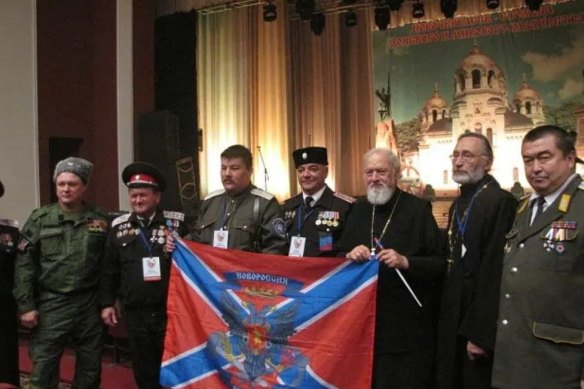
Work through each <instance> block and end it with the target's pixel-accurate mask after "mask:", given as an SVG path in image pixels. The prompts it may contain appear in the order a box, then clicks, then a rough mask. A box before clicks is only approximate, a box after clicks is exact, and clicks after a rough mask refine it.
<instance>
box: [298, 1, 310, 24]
mask: <svg viewBox="0 0 584 389" xmlns="http://www.w3.org/2000/svg"><path fill="white" fill-rule="evenodd" d="M296 12H298V15H300V19H302V20H304V21H305V22H306V21H308V20H310V15H312V12H314V0H296Z"/></svg>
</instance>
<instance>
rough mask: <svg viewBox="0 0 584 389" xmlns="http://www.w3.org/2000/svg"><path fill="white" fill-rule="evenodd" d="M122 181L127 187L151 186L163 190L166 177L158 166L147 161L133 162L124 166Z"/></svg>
mask: <svg viewBox="0 0 584 389" xmlns="http://www.w3.org/2000/svg"><path fill="white" fill-rule="evenodd" d="M122 181H124V184H126V186H127V187H128V188H142V187H151V188H158V190H159V191H161V192H163V191H164V189H165V188H166V179H165V178H164V175H162V172H160V170H158V168H157V167H156V166H154V165H152V164H149V163H148V162H134V163H131V164H129V165H128V166H126V167H125V168H124V171H123V172H122Z"/></svg>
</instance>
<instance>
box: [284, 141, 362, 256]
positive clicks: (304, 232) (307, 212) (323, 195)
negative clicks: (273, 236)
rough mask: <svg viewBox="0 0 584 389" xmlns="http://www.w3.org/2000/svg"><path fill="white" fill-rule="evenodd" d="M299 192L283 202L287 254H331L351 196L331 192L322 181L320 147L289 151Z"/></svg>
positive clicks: (323, 164) (322, 150)
mask: <svg viewBox="0 0 584 389" xmlns="http://www.w3.org/2000/svg"><path fill="white" fill-rule="evenodd" d="M292 157H293V159H294V166H295V167H296V174H297V177H298V184H299V185H300V187H301V188H302V193H300V194H299V195H297V196H294V197H292V198H290V199H288V200H286V201H285V202H284V205H283V208H284V217H285V221H286V226H287V231H288V241H289V244H290V251H289V253H288V255H289V256H294V257H319V256H335V251H334V250H333V247H334V245H335V244H336V243H337V241H338V240H339V238H340V237H341V232H342V231H343V228H344V227H345V223H346V221H347V216H348V215H349V211H350V210H351V207H352V205H353V203H354V202H355V199H354V198H352V197H350V196H347V195H345V194H342V193H339V192H333V191H332V190H331V188H329V187H328V186H327V184H325V180H326V177H327V175H328V156H327V150H326V148H324V147H306V148H304V149H298V150H295V151H294V152H293V153H292Z"/></svg>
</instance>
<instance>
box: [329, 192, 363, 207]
mask: <svg viewBox="0 0 584 389" xmlns="http://www.w3.org/2000/svg"><path fill="white" fill-rule="evenodd" d="M333 196H335V197H336V198H339V199H341V200H345V201H346V202H347V203H351V204H353V203H354V202H355V201H357V199H356V198H354V197H351V196H349V195H346V194H344V193H341V192H333Z"/></svg>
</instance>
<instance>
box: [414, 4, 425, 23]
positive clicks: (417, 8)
mask: <svg viewBox="0 0 584 389" xmlns="http://www.w3.org/2000/svg"><path fill="white" fill-rule="evenodd" d="M412 17H413V18H416V19H419V18H423V17H424V3H420V2H415V3H414V4H412Z"/></svg>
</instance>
